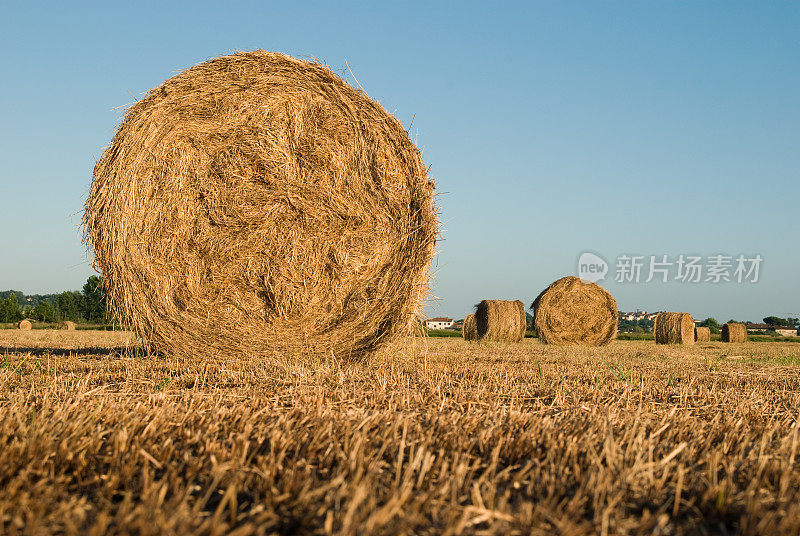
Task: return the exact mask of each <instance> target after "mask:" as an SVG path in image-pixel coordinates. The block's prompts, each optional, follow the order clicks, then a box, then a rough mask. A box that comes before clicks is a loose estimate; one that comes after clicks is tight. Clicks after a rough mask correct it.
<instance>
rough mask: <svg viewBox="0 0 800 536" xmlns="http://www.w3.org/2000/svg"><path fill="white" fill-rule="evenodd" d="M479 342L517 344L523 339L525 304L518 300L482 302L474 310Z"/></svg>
mask: <svg viewBox="0 0 800 536" xmlns="http://www.w3.org/2000/svg"><path fill="white" fill-rule="evenodd" d="M475 328H476V332H477V338H478V340H481V341H499V342H519V341H521V340H522V339H523V338H524V337H525V304H524V303H522V302H521V301H520V300H516V301H510V300H483V301H482V302H480V303H479V304H478V305H477V306H476V308H475Z"/></svg>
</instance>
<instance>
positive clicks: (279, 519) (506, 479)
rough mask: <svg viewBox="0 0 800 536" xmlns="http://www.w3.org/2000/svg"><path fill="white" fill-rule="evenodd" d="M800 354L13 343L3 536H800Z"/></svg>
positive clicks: (764, 347) (789, 349) (638, 347)
mask: <svg viewBox="0 0 800 536" xmlns="http://www.w3.org/2000/svg"><path fill="white" fill-rule="evenodd" d="M798 365H800V345H797V344H787V343H748V344H723V343H703V344H700V345H698V346H695V347H664V346H656V345H654V344H653V343H652V342H650V341H617V342H614V343H613V344H612V345H611V346H609V347H607V348H603V349H585V348H576V347H570V348H552V347H545V346H542V345H540V344H539V343H538V342H537V341H536V340H531V339H528V340H525V341H524V342H523V343H522V344H499V343H498V344H474V343H466V342H464V341H462V340H460V339H421V338H420V339H413V340H410V341H408V342H407V343H405V344H403V345H401V346H398V347H395V348H393V349H391V350H389V351H386V352H383V353H382V354H381V355H379V356H376V357H375V358H374V359H373V360H371V361H370V362H369V363H362V364H358V363H343V362H338V361H336V360H333V359H330V360H328V361H323V362H320V361H309V360H304V359H302V358H293V359H292V358H289V357H287V358H285V359H283V360H274V359H270V360H263V359H252V360H248V361H234V360H231V359H226V358H225V357H224V356H220V357H219V358H218V359H216V360H213V361H205V362H201V361H192V360H187V361H174V360H170V359H166V358H164V357H160V356H157V355H147V354H145V353H143V352H141V351H139V350H137V347H136V346H135V343H134V339H133V337H132V336H131V335H130V334H128V333H124V332H89V331H78V332H56V331H49V330H35V331H33V332H19V331H14V330H3V331H0V533H2V534H16V533H29V534H50V533H67V534H107V533H136V534H163V533H171V534H237V535H244V534H412V533H415V534H570V535H571V534H596V533H600V534H739V533H745V534H797V533H798V532H800V470H799V469H798V465H797V464H798V460H797V455H798V426H800V425H799V424H798V409H800V394H799V393H800V366H798Z"/></svg>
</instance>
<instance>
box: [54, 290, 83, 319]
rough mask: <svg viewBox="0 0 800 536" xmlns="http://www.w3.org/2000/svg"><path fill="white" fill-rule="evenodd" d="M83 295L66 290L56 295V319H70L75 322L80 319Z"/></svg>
mask: <svg viewBox="0 0 800 536" xmlns="http://www.w3.org/2000/svg"><path fill="white" fill-rule="evenodd" d="M82 299H83V296H82V295H81V293H80V292H75V291H72V292H70V291H67V292H62V293H61V294H59V295H58V296H56V299H55V302H56V316H57V317H58V320H72V321H73V322H76V321H78V320H80V319H81V311H80V307H81V301H82Z"/></svg>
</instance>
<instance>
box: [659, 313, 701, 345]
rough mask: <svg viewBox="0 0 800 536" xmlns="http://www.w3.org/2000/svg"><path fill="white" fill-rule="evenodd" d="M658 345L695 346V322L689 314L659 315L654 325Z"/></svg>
mask: <svg viewBox="0 0 800 536" xmlns="http://www.w3.org/2000/svg"><path fill="white" fill-rule="evenodd" d="M653 335H654V336H655V339H656V344H694V320H693V319H692V315H690V314H689V313H666V312H664V313H658V315H656V319H655V321H654V323H653Z"/></svg>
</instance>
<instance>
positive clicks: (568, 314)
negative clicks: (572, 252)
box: [531, 276, 619, 346]
mask: <svg viewBox="0 0 800 536" xmlns="http://www.w3.org/2000/svg"><path fill="white" fill-rule="evenodd" d="M531 308H532V309H533V323H534V327H535V328H536V331H537V332H538V334H539V340H540V341H541V342H543V343H545V344H557V345H564V344H580V345H586V346H603V345H606V344H608V343H610V342H611V341H612V340H614V338H616V336H617V328H618V327H619V311H618V310H617V301H616V300H615V299H614V297H613V296H611V294H609V293H608V291H606V290H605V289H604V288H603V287H601V286H600V285H598V284H596V283H589V282H586V281H583V280H581V279H580V278H578V277H572V276H569V277H562V278H561V279H559V280H558V281H556V282H555V283H553V284H552V285H550V286H549V287H547V288H546V289H545V290H544V291H543V292H542V293H541V294H539V296H538V297H537V298H536V300H535V301H534V302H533V304H531Z"/></svg>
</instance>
